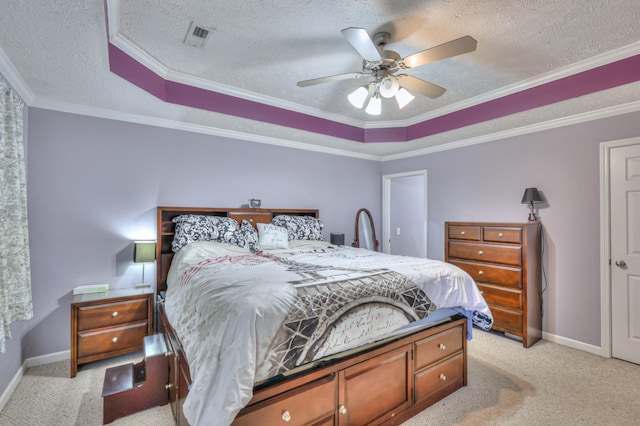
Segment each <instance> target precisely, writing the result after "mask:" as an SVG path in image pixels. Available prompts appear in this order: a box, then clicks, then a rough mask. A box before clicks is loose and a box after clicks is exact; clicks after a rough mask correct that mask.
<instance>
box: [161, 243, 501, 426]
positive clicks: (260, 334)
mask: <svg viewBox="0 0 640 426" xmlns="http://www.w3.org/2000/svg"><path fill="white" fill-rule="evenodd" d="M370 253H372V252H368V251H366V250H361V249H353V248H349V247H340V248H338V247H336V246H330V245H329V244H327V243H323V242H314V243H313V244H311V243H306V244H301V245H300V246H299V247H297V248H295V249H283V250H270V251H268V252H266V251H265V252H260V253H258V254H251V253H250V252H249V251H247V250H245V249H242V248H239V247H236V246H231V245H227V244H222V243H212V242H199V243H194V244H190V245H189V246H187V247H185V248H183V249H182V250H180V251H179V252H178V253H177V254H176V256H175V257H174V260H173V264H172V267H171V271H170V273H169V277H168V286H169V289H168V291H167V297H166V305H165V308H166V312H167V316H168V318H169V321H170V322H171V324H172V325H173V327H174V329H175V330H176V332H177V333H178V336H179V337H180V340H181V342H182V344H183V348H184V350H185V353H186V356H187V360H188V362H189V366H190V369H191V377H192V379H193V380H192V387H191V389H190V392H189V396H188V397H187V400H186V401H185V404H184V413H185V415H186V417H187V419H188V420H189V422H190V423H191V424H202V423H206V422H205V419H212V418H215V419H217V420H220V423H219V424H231V422H232V421H233V419H234V418H235V416H236V414H237V413H238V411H240V409H242V407H244V406H245V405H246V404H247V403H248V402H249V400H250V399H251V397H252V389H253V385H254V383H256V382H258V381H261V380H263V379H266V378H268V377H272V376H274V375H277V374H280V373H284V372H286V371H289V370H291V369H293V368H296V367H297V366H300V365H303V364H305V363H308V362H311V361H314V360H317V359H320V358H323V357H325V356H328V355H332V354H336V353H339V352H342V351H345V350H348V349H352V348H355V347H358V346H360V345H363V344H366V343H370V342H372V341H376V340H380V339H382V338H385V337H387V336H388V335H389V334H391V333H392V332H393V331H395V330H397V329H399V328H401V327H403V326H405V325H407V324H409V323H412V322H414V321H417V320H420V319H423V318H424V317H426V316H428V315H429V314H430V313H431V312H432V311H434V310H435V309H436V306H437V307H440V306H438V303H434V300H440V303H443V305H451V304H453V305H452V306H458V307H462V308H463V309H465V310H469V311H477V312H478V313H479V315H480V317H482V318H484V319H485V320H486V321H487V322H488V324H489V325H490V321H491V316H490V312H489V311H488V308H486V310H485V307H486V304H484V300H483V299H482V296H481V295H480V293H479V292H477V288H475V284H474V283H473V281H472V280H471V281H470V282H471V285H469V283H468V282H467V278H466V277H465V275H466V274H465V273H464V272H462V271H461V270H459V269H457V268H455V267H453V266H451V265H447V264H444V263H443V262H436V261H429V260H428V259H421V261H422V263H424V261H428V262H429V264H430V265H431V266H432V267H429V268H427V269H433V270H432V271H430V272H427V271H424V266H422V267H421V268H422V269H421V268H418V265H415V264H413V263H411V262H412V261H411V262H407V261H408V260H410V259H414V258H404V257H400V256H388V255H382V256H383V257H382V258H378V256H379V255H380V254H379V253H376V254H375V255H374V256H373V257H371V258H370V256H371V255H370ZM385 256H386V257H385ZM388 258H397V259H393V260H395V264H396V266H397V264H398V263H399V264H400V265H401V266H400V267H396V268H391V267H389V266H390V265H391V264H390V263H389V264H385V262H387V261H389V260H390V259H388ZM382 259H384V261H383V260H382ZM451 268H454V269H451ZM418 270H420V273H416V271H418ZM406 272H410V274H407V273H406ZM411 272H412V273H413V276H412V275H411ZM427 276H430V278H429V281H430V282H434V281H435V282H436V283H438V282H440V284H438V287H441V288H440V289H439V291H433V289H429V285H422V286H421V285H420V284H419V283H417V282H415V280H416V279H418V281H424V280H425V279H426V277H427ZM461 277H462V281H460V279H461ZM467 277H468V276H467ZM468 280H470V278H468ZM445 281H447V282H448V284H446V285H445V284H444V283H445ZM459 281H460V282H459ZM461 283H462V284H461ZM474 288H475V289H476V292H477V294H476V292H474V291H473V289H474ZM430 290H431V291H433V294H434V296H435V299H434V298H433V297H431V295H430V294H429V291H430ZM462 293H465V294H462ZM428 294H429V296H427V295H428ZM470 300H472V301H475V302H481V303H469V301H470Z"/></svg>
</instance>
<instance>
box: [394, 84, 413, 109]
mask: <svg viewBox="0 0 640 426" xmlns="http://www.w3.org/2000/svg"><path fill="white" fill-rule="evenodd" d="M415 98H416V97H415V96H413V95H412V94H411V93H409V92H408V91H407V90H405V89H404V88H402V89H400V90H398V93H396V101H397V102H398V108H400V109H402V108H404V107H405V106H407V104H408V103H409V102H411V101H412V100H414V99H415Z"/></svg>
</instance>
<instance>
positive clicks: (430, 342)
mask: <svg viewBox="0 0 640 426" xmlns="http://www.w3.org/2000/svg"><path fill="white" fill-rule="evenodd" d="M462 339H463V336H462V327H456V328H452V329H450V330H447V331H443V332H442V333H438V334H435V335H433V336H430V337H427V338H426V339H422V340H420V341H418V342H416V343H415V355H414V365H415V369H416V370H419V369H421V368H424V367H426V366H427V365H429V364H433V363H434V362H437V361H440V360H441V359H444V358H446V357H448V356H449V355H451V354H454V353H456V352H458V351H460V350H462Z"/></svg>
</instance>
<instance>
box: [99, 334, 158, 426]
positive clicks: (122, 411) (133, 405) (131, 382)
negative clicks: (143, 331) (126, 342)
mask: <svg viewBox="0 0 640 426" xmlns="http://www.w3.org/2000/svg"><path fill="white" fill-rule="evenodd" d="M166 355H167V345H166V343H165V341H164V336H163V335H162V334H154V335H152V336H145V338H144V360H142V361H141V362H139V363H137V364H124V365H119V366H117V367H111V368H108V369H107V371H106V372H105V375H104V385H103V387H102V398H103V403H104V404H103V405H104V408H103V417H102V424H105V425H106V424H107V423H111V422H112V421H114V420H116V419H119V418H120V417H124V416H128V415H130V414H133V413H137V412H139V411H142V410H146V409H148V408H152V407H156V406H159V405H165V404H167V403H168V402H169V393H168V390H167V384H168V383H169V364H168V359H167V356H166Z"/></svg>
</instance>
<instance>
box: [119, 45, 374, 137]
mask: <svg viewBox="0 0 640 426" xmlns="http://www.w3.org/2000/svg"><path fill="white" fill-rule="evenodd" d="M109 65H110V69H111V71H112V72H113V73H115V74H117V75H119V76H120V77H122V78H124V79H125V80H127V81H129V82H130V83H133V84H135V85H136V86H138V87H140V88H141V89H143V90H145V91H147V92H149V93H151V94H152V95H154V96H156V97H158V98H160V99H162V100H163V101H165V102H170V103H173V104H178V105H184V106H189V107H193V108H199V109H203V110H207V111H213V112H219V113H222V114H228V115H233V116H236V117H243V118H248V119H251V120H257V121H263V122H266V123H272V124H277V125H280V126H286V127H291V128H295V129H300V130H306V131H309V132H313V133H319V134H323V135H327V136H335V137H338V138H343V139H349V140H353V141H356V142H363V141H364V130H363V129H362V128H360V127H356V126H350V125H348V124H343V123H338V122H336V121H332V120H327V119H324V118H319V117H315V116H312V115H308V114H303V113H300V112H295V111H290V110H288V109H284V108H278V107H274V106H270V105H265V104H261V103H259V102H253V101H249V100H247V99H242V98H237V97H235V96H231V95H225V94H222V93H218V92H214V91H211V90H206V89H202V88H199V87H194V86H189V85H187V84H182V83H177V82H174V81H170V80H165V79H163V78H162V77H160V76H158V75H157V74H156V73H154V72H153V71H151V70H149V69H148V68H146V67H145V66H143V65H142V64H140V63H139V62H137V61H136V60H135V59H133V58H132V57H131V56H129V55H128V54H126V53H125V52H123V51H122V50H120V49H119V48H118V47H116V46H114V45H113V44H111V43H109Z"/></svg>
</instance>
